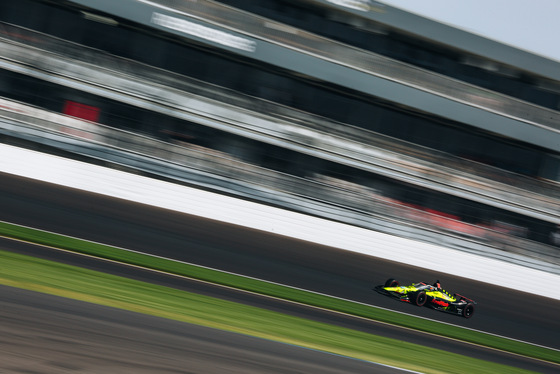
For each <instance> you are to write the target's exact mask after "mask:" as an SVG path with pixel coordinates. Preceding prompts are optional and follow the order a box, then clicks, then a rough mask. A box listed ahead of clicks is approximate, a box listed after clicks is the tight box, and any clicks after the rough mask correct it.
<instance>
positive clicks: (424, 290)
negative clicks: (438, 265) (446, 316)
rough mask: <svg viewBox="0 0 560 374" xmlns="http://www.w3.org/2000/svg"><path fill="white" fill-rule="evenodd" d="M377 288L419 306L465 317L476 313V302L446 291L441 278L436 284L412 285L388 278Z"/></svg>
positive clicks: (385, 293)
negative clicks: (401, 283) (401, 284)
mask: <svg viewBox="0 0 560 374" xmlns="http://www.w3.org/2000/svg"><path fill="white" fill-rule="evenodd" d="M375 290H376V291H377V292H379V293H381V294H383V295H387V296H390V297H393V298H395V299H398V300H400V301H404V302H407V303H411V304H414V305H418V306H428V307H430V308H432V309H436V310H439V311H442V312H446V313H451V314H456V315H459V316H463V317H465V318H471V317H472V315H473V313H474V306H475V305H476V302H475V301H474V300H471V299H469V298H467V297H465V296H463V295H459V294H453V295H452V294H450V293H449V292H447V291H445V290H444V289H443V288H442V287H441V284H440V283H439V280H438V281H436V283H434V284H428V283H425V282H419V283H413V284H411V285H410V286H400V285H399V282H398V281H396V280H395V279H392V278H390V279H387V281H386V282H385V285H384V286H376V287H375Z"/></svg>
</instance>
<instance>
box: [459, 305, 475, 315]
mask: <svg viewBox="0 0 560 374" xmlns="http://www.w3.org/2000/svg"><path fill="white" fill-rule="evenodd" d="M473 314H474V304H473V303H468V304H467V305H465V307H464V308H463V312H462V313H461V315H462V316H463V317H465V318H471V317H472V315H473Z"/></svg>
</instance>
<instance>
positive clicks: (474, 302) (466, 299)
mask: <svg viewBox="0 0 560 374" xmlns="http://www.w3.org/2000/svg"><path fill="white" fill-rule="evenodd" d="M455 297H458V298H459V299H460V300H465V301H470V302H471V303H473V304H476V301H474V300H473V299H469V298H468V297H466V296H463V295H459V294H458V293H456V294H455Z"/></svg>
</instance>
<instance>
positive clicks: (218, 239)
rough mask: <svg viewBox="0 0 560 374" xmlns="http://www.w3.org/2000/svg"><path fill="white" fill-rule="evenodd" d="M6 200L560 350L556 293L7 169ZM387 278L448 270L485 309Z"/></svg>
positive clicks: (229, 264)
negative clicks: (469, 313) (399, 296)
mask: <svg viewBox="0 0 560 374" xmlns="http://www.w3.org/2000/svg"><path fill="white" fill-rule="evenodd" d="M0 206H1V207H2V209H1V210H0V220H5V221H9V222H14V223H20V224H24V225H28V226H32V227H37V228H42V229H46V230H50V231H55V232H60V233H64V234H67V235H72V236H76V237H81V238H86V239H90V240H95V241H99V242H103V243H108V244H113V245H117V246H122V247H126V248H134V249H136V250H140V251H145V252H150V253H154V254H158V255H162V256H167V257H170V258H175V259H179V260H184V261H189V262H194V263H198V264H202V265H206V266H212V267H215V268H219V269H223V270H228V271H233V272H236V273H241V274H245V275H250V276H254V277H258V278H262V279H267V280H271V281H275V282H280V283H284V284H290V285H293V286H297V287H301V288H306V289H310V290H315V291H319V292H323V293H327V294H331V295H335V296H340V297H344V298H348V299H352V300H357V301H361V302H365V303H369V304H373V305H378V306H383V307H387V308H391V309H395V310H401V311H404V312H407V313H411V314H415V315H420V316H425V317H428V318H432V319H437V320H441V321H445V322H449V323H453V324H458V325H463V326H467V327H471V328H475V329H479V330H483V331H487V332H492V333H496V334H500V335H504V336H508V337H512V338H516V339H521V340H524V341H530V342H534V343H536V344H542V345H546V346H549V347H553V348H560V342H559V340H558V339H557V336H555V334H554V333H552V332H554V331H560V322H559V321H558V318H557V316H558V315H559V312H560V302H558V301H555V300H551V299H547V298H543V297H537V296H533V295H528V294H524V293H519V292H514V291H511V290H508V289H504V288H501V287H495V286H491V285H485V284H482V283H479V282H473V281H470V280H467V279H461V278H456V277H452V276H449V275H445V274H435V273H433V272H431V271H426V270H423V269H418V268H415V267H413V266H408V265H402V264H398V263H393V262H387V261H384V260H381V259H375V258H371V257H367V256H363V255H357V254H352V253H348V252H345V251H339V250H336V249H333V248H328V247H324V246H319V245H314V244H311V243H307V242H303V241H298V240H293V239H290V238H284V237H280V236H275V235H272V234H267V233H262V232H258V231H255V230H248V229H245V228H241V227H237V226H233V225H228V224H223V223H219V222H214V221H210V220H205V219H200V218H198V217H192V216H188V215H183V214H179V213H174V212H170V211H166V210H162V209H157V208H153V207H148V206H142V205H138V204H132V203H128V202H123V201H120V200H116V199H112V198H107V197H103V196H99V195H95V194H90V193H85V192H79V191H75V190H71V189H66V188H62V187H58V186H53V185H48V184H45V183H41V182H37V181H30V180H27V179H23V178H19V177H13V176H8V175H4V174H2V175H0ZM427 255H428V256H429V254H427ZM434 260H436V259H434ZM388 277H395V278H397V279H400V280H402V281H416V280H426V281H433V280H435V279H436V278H439V279H440V280H441V281H442V283H443V284H444V286H445V288H446V289H448V290H450V291H452V292H455V291H456V292H460V293H462V294H465V295H467V296H471V297H473V298H474V299H476V300H477V301H478V303H479V305H478V309H477V311H476V314H475V316H474V317H473V318H472V319H470V320H464V319H462V318H459V317H455V316H452V315H446V314H442V313H438V312H435V311H433V310H429V309H427V308H416V307H413V306H411V305H408V304H404V303H399V302H396V301H394V300H390V299H388V298H385V297H383V296H381V295H378V294H376V293H375V292H373V291H372V290H371V288H372V287H373V286H374V285H375V284H379V283H383V281H384V280H385V279H386V278H388ZM527 281H538V280H527Z"/></svg>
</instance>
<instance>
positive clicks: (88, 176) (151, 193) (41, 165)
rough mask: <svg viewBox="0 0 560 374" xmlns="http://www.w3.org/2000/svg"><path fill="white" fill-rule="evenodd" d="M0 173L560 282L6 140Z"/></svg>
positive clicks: (532, 287)
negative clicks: (57, 155) (29, 148)
mask: <svg viewBox="0 0 560 374" xmlns="http://www.w3.org/2000/svg"><path fill="white" fill-rule="evenodd" d="M0 172H5V173H10V174H15V175H19V176H22V177H27V178H32V179H37V180H42V181H45V182H49V183H55V184H59V185H63V186H67V187H71V188H77V189H81V190H85V191H90V192H94V193H99V194H103V195H107V196H112V197H116V198H121V199H126V200H129V201H134V202H139V203H143V204H149V205H153V206H157V207H161V208H165V209H171V210H175V211H179V212H183V213H187V214H193V215H197V216H201V217H205V218H210V219H215V220H219V221H223V222H228V223H232V224H236V225H241V226H245V227H250V228H254V229H258V230H263V231H267V232H271V233H275V234H278V235H285V236H289V237H293V238H298V239H301V240H306V241H310V242H314V243H318V244H324V245H328V246H332V247H336V248H340V249H343V250H347V251H352V252H357V253H362V254H366V255H370V256H375V257H380V258H384V259H388V260H392V261H397V262H405V263H406V264H414V265H416V266H419V267H422V268H426V269H431V270H434V271H439V272H447V271H449V269H454V271H453V273H454V274H455V275H458V276H461V277H466V278H470V279H474V280H478V281H482V282H487V283H492V284H496V285H500V286H503V287H507V288H513V289H517V290H520V291H525V292H532V293H533V292H534V293H542V290H543V285H547V284H550V285H557V284H560V275H557V274H551V273H547V272H544V271H540V270H535V269H531V268H527V267H524V266H520V265H516V264H512V263H508V262H503V261H500V260H496V259H489V258H482V257H480V256H477V255H474V254H471V253H465V252H461V251H457V250H453V249H449V248H446V247H443V246H437V245H432V244H427V243H421V242H416V241H412V240H410V239H404V238H399V237H395V236H391V235H388V234H383V233H379V232H374V231H371V230H367V229H363V228H359V227H355V226H351V225H347V224H342V223H337V222H333V221H329V220H326V219H322V218H317V217H311V216H307V215H304V214H300V213H295V212H291V211H286V210H282V209H279V208H274V207H269V206H265V205H260V204H256V203H253V202H248V201H244V200H240V199H236V198H232V197H228V196H223V195H219V194H215V193H212V192H207V191H202V190H197V189H194V188H190V187H185V186H180V185H177V184H173V183H169V182H164V181H160V180H154V179H150V178H147V177H143V176H138V175H133V174H129V173H125V172H122V171H117V170H113V169H108V168H104V167H100V166H96V165H91V164H87V163H82V162H78V161H75V160H70V159H65V158H61V157H56V156H52V155H46V154H43V153H39V152H35V151H30V150H25V149H20V148H16V147H12V146H8V145H4V144H2V145H0ZM435 259H437V261H435ZM403 260H405V261H403ZM457 264H461V266H457ZM544 296H546V297H549V298H554V299H558V300H560V289H559V288H558V287H546V295H544Z"/></svg>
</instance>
